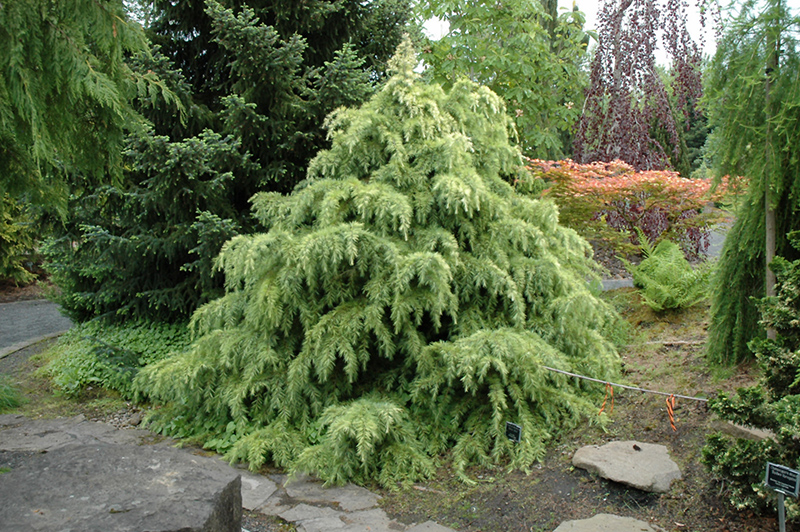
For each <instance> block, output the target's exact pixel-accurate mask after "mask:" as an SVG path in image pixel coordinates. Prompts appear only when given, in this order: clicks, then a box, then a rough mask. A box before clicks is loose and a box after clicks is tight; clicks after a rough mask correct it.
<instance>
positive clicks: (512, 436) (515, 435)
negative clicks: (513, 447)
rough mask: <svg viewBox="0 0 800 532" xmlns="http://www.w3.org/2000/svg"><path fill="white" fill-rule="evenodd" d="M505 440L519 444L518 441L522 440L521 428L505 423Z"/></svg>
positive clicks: (514, 424) (508, 422)
mask: <svg viewBox="0 0 800 532" xmlns="http://www.w3.org/2000/svg"><path fill="white" fill-rule="evenodd" d="M506 438H508V439H509V440H511V441H513V442H517V443H519V441H520V439H522V427H520V426H519V425H517V424H516V423H511V422H510V421H506Z"/></svg>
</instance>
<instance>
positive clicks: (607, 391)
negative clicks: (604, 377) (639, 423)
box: [597, 382, 614, 416]
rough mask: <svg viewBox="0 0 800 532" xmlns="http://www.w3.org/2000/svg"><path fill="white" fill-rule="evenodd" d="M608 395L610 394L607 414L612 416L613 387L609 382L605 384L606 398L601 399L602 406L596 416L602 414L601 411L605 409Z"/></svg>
mask: <svg viewBox="0 0 800 532" xmlns="http://www.w3.org/2000/svg"><path fill="white" fill-rule="evenodd" d="M609 393H610V394H611V408H610V409H609V411H608V413H609V414H613V413H614V387H613V386H611V383H610V382H607V383H606V396H605V397H604V398H603V406H601V407H600V411H599V412H598V413H597V415H598V416H599V415H600V414H602V413H603V410H605V409H606V401H608V394H609Z"/></svg>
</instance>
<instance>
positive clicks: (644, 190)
mask: <svg viewBox="0 0 800 532" xmlns="http://www.w3.org/2000/svg"><path fill="white" fill-rule="evenodd" d="M528 169H529V170H531V176H532V178H533V179H541V180H542V181H544V182H545V184H546V188H545V190H544V193H543V194H544V196H545V197H549V198H552V199H553V200H554V201H555V202H556V204H557V205H558V207H559V211H560V217H559V218H560V221H561V223H562V224H564V225H566V226H568V227H571V228H573V229H575V230H576V231H578V233H579V234H581V235H582V236H583V237H584V238H586V239H588V240H590V241H592V242H594V243H596V244H599V245H601V246H606V247H610V248H613V249H614V250H615V251H616V252H618V253H621V254H624V255H630V254H633V253H636V252H637V251H638V246H639V244H640V243H639V240H638V236H637V232H636V230H635V228H637V227H638V228H639V229H641V231H642V233H643V234H644V235H645V236H646V237H647V239H648V240H649V243H650V244H653V245H654V244H656V243H657V242H660V241H661V240H664V239H669V240H672V241H674V242H676V243H678V244H679V245H680V246H681V248H682V249H683V251H684V253H685V254H686V256H687V257H688V258H697V257H699V256H701V255H702V254H704V253H705V252H706V251H707V249H708V244H709V236H710V227H711V224H712V223H714V222H715V221H717V219H718V218H719V217H720V214H719V213H717V212H714V211H712V212H709V210H708V209H705V207H706V205H708V204H709V203H714V202H720V201H722V199H723V198H724V197H725V196H726V194H727V193H728V192H729V189H731V187H730V186H729V185H730V183H731V181H730V180H729V179H728V178H727V177H724V178H722V180H721V183H720V184H719V185H718V186H717V187H713V186H712V185H713V183H712V181H711V180H709V179H686V178H683V177H681V176H680V174H678V173H677V172H674V171H670V170H648V171H641V172H637V171H636V170H634V168H633V167H632V166H631V165H629V164H627V163H625V162H623V161H619V160H616V161H613V162H610V163H605V162H594V163H589V164H578V163H576V162H574V161H572V160H570V159H566V160H563V161H542V160H538V159H528ZM518 188H524V187H518Z"/></svg>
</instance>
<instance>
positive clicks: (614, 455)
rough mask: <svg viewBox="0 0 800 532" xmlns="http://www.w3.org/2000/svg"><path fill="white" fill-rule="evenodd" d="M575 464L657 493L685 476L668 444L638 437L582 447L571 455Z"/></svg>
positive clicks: (600, 474) (616, 480) (662, 491)
mask: <svg viewBox="0 0 800 532" xmlns="http://www.w3.org/2000/svg"><path fill="white" fill-rule="evenodd" d="M572 464H573V465H574V466H575V467H579V468H581V469H586V470H587V471H589V472H590V473H595V474H597V475H599V476H601V477H603V478H606V479H608V480H613V481H614V482H619V483H621V484H625V485H627V486H631V487H633V488H637V489H640V490H643V491H651V492H655V493H666V492H667V491H669V488H670V485H671V484H672V481H673V480H679V479H681V478H682V475H681V470H680V468H678V464H676V463H675V462H673V461H672V460H671V459H670V457H669V453H668V452H667V448H666V447H664V446H663V445H654V444H651V443H640V442H636V441H615V442H610V443H607V444H606V445H603V446H602V447H598V446H596V445H589V446H586V447H582V448H580V449H578V451H577V452H576V453H575V455H574V456H573V457H572Z"/></svg>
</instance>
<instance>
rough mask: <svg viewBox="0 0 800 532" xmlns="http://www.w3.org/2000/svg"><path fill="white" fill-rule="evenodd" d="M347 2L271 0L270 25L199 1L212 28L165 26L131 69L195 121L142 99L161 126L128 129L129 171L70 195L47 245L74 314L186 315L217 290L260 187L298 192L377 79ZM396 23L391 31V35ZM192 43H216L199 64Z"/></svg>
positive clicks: (375, 55) (245, 10) (162, 16)
mask: <svg viewBox="0 0 800 532" xmlns="http://www.w3.org/2000/svg"><path fill="white" fill-rule="evenodd" d="M201 4H202V3H201ZM339 4H340V3H333V2H319V3H314V7H313V9H312V10H311V11H309V12H306V11H303V10H299V11H298V10H297V9H295V7H292V8H289V4H287V3H275V2H273V3H265V4H264V5H262V6H261V7H260V13H262V15H263V16H265V17H266V18H267V19H268V20H272V21H277V22H275V23H276V24H277V26H271V25H268V24H265V23H264V21H263V20H261V19H260V18H259V17H258V16H257V15H256V11H254V10H253V9H251V8H249V7H248V6H246V5H245V6H243V7H242V8H241V10H239V11H238V12H236V11H234V10H233V9H229V8H225V7H223V6H222V5H221V4H219V3H217V2H214V1H213V0H210V1H209V2H207V3H206V4H202V5H203V6H205V11H204V12H202V17H201V20H202V21H204V22H203V24H202V25H200V26H197V27H196V28H195V27H193V26H191V24H192V23H193V20H192V19H188V20H185V21H184V20H181V21H176V22H175V25H174V26H168V27H169V28H171V30H170V31H172V32H173V33H165V35H170V36H172V37H174V39H175V41H176V42H172V41H169V40H168V41H165V42H164V45H163V47H162V48H156V49H155V50H154V51H153V52H152V53H151V54H149V55H139V56H134V57H132V58H131V59H130V65H131V68H132V69H133V70H134V71H137V72H145V73H147V72H150V73H157V74H158V75H159V76H160V79H163V80H164V82H165V83H166V84H168V86H169V87H170V89H171V93H170V94H174V95H175V98H176V101H178V102H181V104H182V108H183V109H184V113H183V118H184V120H183V121H181V120H180V119H181V115H180V114H179V113H178V112H177V107H176V106H175V104H174V102H171V101H165V100H164V99H163V98H160V97H159V96H160V95H158V94H155V95H153V97H150V95H149V94H146V96H147V97H141V98H138V99H136V100H135V101H134V105H135V106H136V108H137V109H138V110H140V112H141V113H142V115H143V116H145V117H147V118H148V119H150V120H151V121H152V122H153V130H152V131H137V132H136V133H135V134H132V135H131V137H130V138H129V140H128V142H127V150H126V151H125V163H126V164H125V168H126V172H125V174H124V179H123V181H122V182H121V183H113V184H110V185H108V186H102V187H95V188H93V189H90V190H86V191H84V192H83V193H82V194H80V195H76V196H75V197H74V198H73V201H72V214H71V217H70V222H69V224H67V226H66V228H65V231H64V234H63V235H61V237H60V238H59V239H58V240H57V241H56V242H55V243H54V245H52V246H50V248H49V250H48V260H49V261H50V269H51V271H52V272H53V273H54V279H55V280H56V282H57V283H58V284H59V286H60V288H61V296H60V302H61V304H62V307H63V308H65V309H66V310H67V311H68V312H69V313H70V315H71V316H72V317H73V318H75V319H78V320H86V319H90V318H92V317H96V316H107V317H111V318H115V319H130V318H145V319H160V320H168V321H176V320H177V321H180V320H186V319H188V318H189V316H190V315H191V313H192V312H193V311H194V310H195V309H196V308H197V306H199V305H200V304H202V303H204V302H206V301H208V300H209V299H213V298H214V297H216V296H217V295H219V293H220V290H221V288H222V284H221V276H220V275H218V274H214V273H213V272H212V268H211V266H212V259H213V257H215V256H216V255H217V254H218V253H219V250H220V248H221V246H222V244H223V242H225V240H227V239H228V238H230V237H231V236H233V235H235V234H237V233H239V232H245V233H247V232H250V231H252V230H253V226H254V223H253V221H252V219H251V217H250V216H249V200H250V198H251V197H252V196H253V194H255V193H256V192H258V191H260V190H273V191H280V192H288V191H290V190H292V188H294V186H295V185H296V184H297V183H298V182H299V181H301V180H302V179H303V178H304V177H305V169H306V167H307V165H308V161H309V160H310V159H311V157H312V156H313V154H314V153H316V152H317V151H318V150H319V149H320V148H321V147H323V146H327V145H328V144H327V140H326V139H325V135H324V131H323V128H322V123H323V120H324V117H325V115H326V114H328V113H329V112H330V111H332V110H333V109H335V108H336V107H339V106H343V105H352V104H357V103H360V102H362V101H363V100H364V99H365V98H366V97H367V96H368V95H369V94H371V93H372V91H373V90H374V89H373V83H372V81H371V79H370V77H371V74H370V72H372V71H371V69H370V68H367V67H366V66H365V59H364V58H361V57H359V56H358V55H357V52H356V47H355V46H353V45H351V44H349V43H347V42H346V39H345V37H343V36H342V35H340V33H341V31H344V30H343V29H342V28H340V25H343V24H346V23H348V22H347V21H348V20H349V19H347V18H346V17H345V18H342V17H344V15H345V14H346V15H347V16H352V17H354V18H353V19H352V20H350V22H349V24H351V25H352V26H354V27H355V28H360V27H361V24H362V23H363V22H364V21H363V20H362V19H361V18H359V17H362V16H366V15H365V14H364V13H360V12H359V13H360V14H355V13H351V12H350V11H346V13H344V14H342V13H339V12H338V11H337V9H339V8H342V5H339ZM394 4H397V2H395V3H393V4H391V5H394ZM158 5H160V4H158ZM292 5H294V4H292ZM370 5H372V4H370ZM351 7H352V6H351ZM197 8H198V3H196V2H195V3H192V2H185V3H184V2H180V3H178V4H176V5H172V3H170V6H168V8H167V10H166V11H165V12H159V13H158V16H157V17H156V19H155V20H156V22H158V23H165V20H172V19H169V18H168V17H169V16H170V15H172V14H174V12H175V10H178V11H179V12H181V13H183V12H184V11H185V12H186V13H187V14H189V13H191V14H193V15H196V14H197V13H195V12H194V11H193V10H194V9H197ZM284 8H285V9H284ZM342 9H343V8H342ZM370 9H372V8H370ZM287 10H288V11H287ZM312 15H313V16H312ZM187 16H188V15H187ZM290 16H297V17H299V19H298V20H295V21H291V20H289V19H287V18H286V17H290ZM159 21H160V22H159ZM177 22H181V24H177ZM278 22H280V24H278ZM329 22H330V24H334V23H335V24H334V25H330V24H329ZM396 22H397V21H396ZM400 22H402V20H401V21H400ZM400 22H397V24H400ZM277 27H280V28H281V29H282V30H283V31H284V32H285V33H287V36H286V37H285V38H284V37H283V35H282V34H281V33H280V32H279V31H278V29H276V28H277ZM180 28H183V29H180ZM191 28H194V29H191ZM197 28H200V29H201V30H202V31H203V32H205V33H197V34H196V33H194V31H195V29H197ZM334 30H335V31H334ZM182 31H191V36H192V39H188V40H187V39H183V38H182V37H181V35H183V34H182V33H181V32H182ZM398 31H399V29H398V28H397V27H395V28H393V29H392V31H388V28H387V38H392V36H393V35H395V34H396V33H397V32H398ZM293 32H303V34H302V35H301V34H300V33H293ZM318 33H319V35H318ZM323 34H325V35H328V34H330V35H332V36H336V38H333V37H325V38H324V39H323V37H322V35H323ZM348 35H349V33H348ZM398 38H399V37H398ZM315 39H316V40H315ZM195 41H197V42H195ZM322 41H324V43H325V44H323V42H322ZM382 42H383V41H382ZM201 43H205V44H201ZM310 43H314V46H315V47H314V48H313V49H312V46H311V45H310ZM212 44H213V46H212ZM194 45H196V46H208V53H209V54H212V55H214V58H213V61H211V59H212V58H210V57H204V54H203V53H199V52H195V53H196V54H197V55H196V56H195V57H194V59H196V60H197V61H200V62H201V64H195V63H191V61H190V59H189V58H186V57H183V55H181V54H182V53H183V52H181V53H179V52H180V51H181V50H183V51H184V52H186V50H185V49H184V47H189V46H194ZM337 46H340V47H339V48H336V47H337ZM162 51H163V52H162ZM323 51H326V52H330V54H329V56H325V55H324V54H323ZM370 53H371V54H372V55H371V56H370V61H373V62H374V61H377V60H378V59H379V58H380V50H372V51H371V52H370ZM170 57H174V58H176V60H178V64H177V66H180V65H182V64H183V65H184V67H185V68H186V72H185V74H186V75H187V76H188V79H187V77H186V76H184V72H183V71H182V70H180V69H179V68H177V66H176V65H175V64H174V63H173V62H172V61H171V60H170ZM309 58H311V59H309ZM317 62H319V63H317ZM198 68H205V69H208V70H206V71H202V72H201V71H198V70H196V69H198ZM375 68H377V66H376V67H375Z"/></svg>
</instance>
